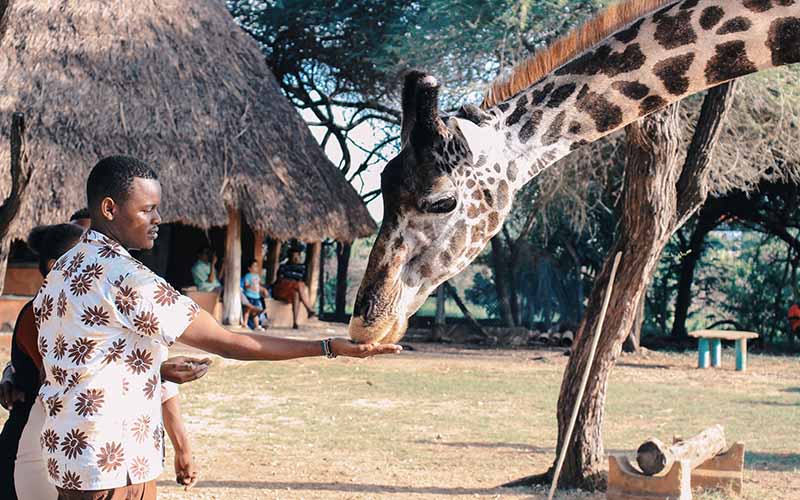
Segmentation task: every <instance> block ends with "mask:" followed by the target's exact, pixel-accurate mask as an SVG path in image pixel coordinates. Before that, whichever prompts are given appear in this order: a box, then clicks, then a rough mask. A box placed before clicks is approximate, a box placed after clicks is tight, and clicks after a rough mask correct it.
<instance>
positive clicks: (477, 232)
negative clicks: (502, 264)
mask: <svg viewBox="0 0 800 500" xmlns="http://www.w3.org/2000/svg"><path fill="white" fill-rule="evenodd" d="M484 225H485V224H484V222H483V221H480V222H478V223H477V224H475V225H474V226H472V231H471V234H470V240H471V241H472V242H473V243H475V242H479V241H483V235H484V232H483V228H484Z"/></svg>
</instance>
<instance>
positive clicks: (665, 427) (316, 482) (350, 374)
mask: <svg viewBox="0 0 800 500" xmlns="http://www.w3.org/2000/svg"><path fill="white" fill-rule="evenodd" d="M269 333H270V334H274V335H290V334H292V333H295V334H296V335H298V336H300V337H303V338H323V337H325V336H331V335H344V334H345V331H344V328H343V327H341V326H332V325H327V324H324V323H320V324H317V325H316V326H314V327H309V328H305V329H304V330H301V331H300V332H299V334H298V333H297V332H292V331H291V330H280V329H277V330H273V331H270V332H269ZM8 340H9V337H8V336H0V361H3V362H5V360H7V359H8ZM412 347H414V350H413V351H408V352H404V353H402V354H400V355H397V356H392V357H384V358H380V359H370V360H347V359H341V358H340V359H336V360H327V359H317V358H314V359H304V360H294V361H288V362H277V363H256V362H237V361H228V360H223V359H221V358H215V362H214V365H213V367H212V369H211V370H210V372H209V374H208V375H207V376H206V377H205V378H204V379H202V380H200V381H197V382H194V383H191V384H187V385H185V386H184V387H182V389H181V390H182V393H181V404H182V406H183V415H184V419H185V421H186V424H187V428H188V430H189V433H190V434H191V437H192V441H193V445H194V452H195V457H196V459H197V462H198V465H199V468H200V470H201V481H200V482H199V484H198V485H197V486H196V487H195V488H194V489H192V490H190V491H188V492H184V491H183V490H182V489H180V488H179V487H177V486H175V485H174V483H173V474H172V467H171V463H172V457H171V452H170V451H168V456H167V467H166V469H165V472H164V474H163V475H162V476H161V478H160V480H159V490H160V493H159V498H163V499H226V500H227V499H231V500H235V499H262V498H263V499H328V498H330V499H373V498H375V499H377V498H387V499H406V498H413V499H441V498H446V499H467V498H512V499H518V498H519V499H521V498H545V497H546V490H545V489H534V490H532V489H529V488H516V489H508V488H499V487H498V485H500V484H503V483H505V482H507V481H510V480H513V479H516V478H519V477H523V476H527V475H530V474H534V473H538V472H543V471H545V470H546V469H547V467H548V466H549V465H550V464H551V463H552V461H553V459H554V444H555V439H556V421H555V407H556V400H557V397H558V389H559V385H560V382H561V374H562V372H563V370H564V367H565V365H566V360H567V358H566V357H565V356H564V355H563V353H562V352H560V351H555V350H473V349H467V348H460V347H452V346H450V347H448V346H441V345H433V344H413V345H412ZM181 351H185V350H183V349H177V350H176V352H181ZM749 361H750V363H749V370H748V372H746V373H739V372H735V371H733V363H734V356H733V351H732V349H726V350H725V351H724V352H723V368H722V369H715V370H697V369H696V368H695V363H696V359H695V355H694V354H693V353H686V354H665V353H655V352H646V353H645V354H644V355H641V356H624V357H623V358H621V359H620V362H619V364H618V365H617V367H616V368H615V370H614V371H613V373H612V377H611V382H610V385H609V394H608V404H607V411H606V419H605V424H604V431H605V444H606V451H608V452H612V451H613V452H616V451H627V450H632V449H635V448H636V446H637V445H638V444H639V443H640V442H641V441H642V440H643V439H645V438H647V437H649V436H651V435H653V436H657V437H660V438H661V439H663V440H668V439H671V438H672V436H673V435H681V436H690V435H692V434H694V433H696V432H698V431H700V430H702V429H703V428H705V427H706V426H708V425H712V424H715V423H720V424H722V425H724V426H725V431H726V435H727V437H728V441H729V443H733V442H734V441H742V442H744V443H745V445H746V449H747V455H746V465H745V467H746V470H745V486H744V489H745V491H744V495H743V496H742V497H741V498H745V499H753V500H755V499H784V498H785V499H790V498H800V444H799V443H798V439H797V432H796V431H797V429H798V428H799V427H800V360H798V359H797V358H791V357H777V356H759V355H753V356H751V357H750V360H749ZM557 498H562V499H567V498H570V499H597V500H599V499H603V498H605V495H604V494H602V493H594V494H591V493H586V492H576V491H570V492H563V493H560V494H558V495H557ZM695 498H700V499H705V500H711V499H722V498H729V495H727V494H725V493H724V492H710V493H701V494H696V495H695Z"/></svg>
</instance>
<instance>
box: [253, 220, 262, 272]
mask: <svg viewBox="0 0 800 500" xmlns="http://www.w3.org/2000/svg"><path fill="white" fill-rule="evenodd" d="M253 236H254V240H255V242H254V243H253V260H254V261H256V268H257V269H256V273H257V274H258V275H259V276H261V269H262V268H263V267H264V231H253Z"/></svg>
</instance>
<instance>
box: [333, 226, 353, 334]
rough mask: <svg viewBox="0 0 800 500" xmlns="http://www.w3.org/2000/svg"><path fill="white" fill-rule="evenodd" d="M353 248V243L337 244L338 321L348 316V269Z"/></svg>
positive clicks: (336, 313)
mask: <svg viewBox="0 0 800 500" xmlns="http://www.w3.org/2000/svg"><path fill="white" fill-rule="evenodd" d="M352 248H353V247H352V244H351V243H347V242H341V241H340V242H338V243H337V244H336V312H335V315H336V321H342V320H344V319H345V316H346V312H345V311H346V306H347V269H348V267H349V264H350V251H351V250H352Z"/></svg>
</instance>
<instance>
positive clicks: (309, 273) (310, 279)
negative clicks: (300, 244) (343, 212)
mask: <svg viewBox="0 0 800 500" xmlns="http://www.w3.org/2000/svg"><path fill="white" fill-rule="evenodd" d="M321 254H322V242H321V241H316V242H314V243H311V244H309V245H308V247H307V250H306V286H307V287H308V300H309V301H311V305H312V306H313V305H314V304H316V302H317V291H318V290H319V268H320V265H319V256H320V255H321Z"/></svg>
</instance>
